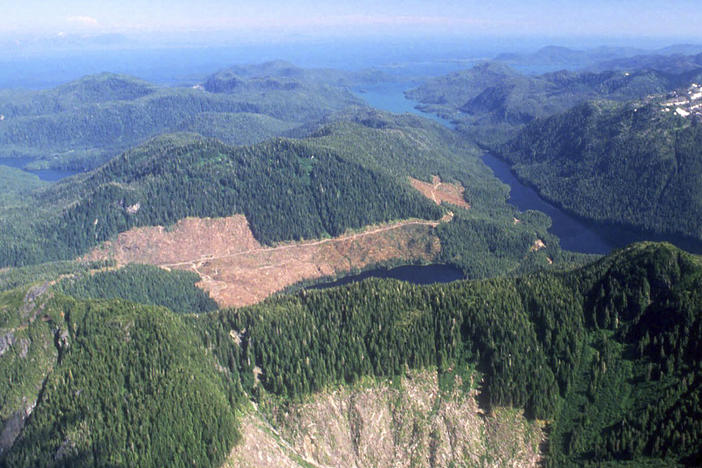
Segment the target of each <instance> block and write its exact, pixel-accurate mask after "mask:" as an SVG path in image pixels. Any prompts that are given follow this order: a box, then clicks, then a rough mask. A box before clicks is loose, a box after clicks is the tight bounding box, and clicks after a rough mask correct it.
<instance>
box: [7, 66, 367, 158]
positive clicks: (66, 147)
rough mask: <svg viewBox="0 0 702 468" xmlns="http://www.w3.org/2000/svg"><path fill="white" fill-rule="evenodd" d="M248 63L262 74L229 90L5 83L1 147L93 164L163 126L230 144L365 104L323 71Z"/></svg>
mask: <svg viewBox="0 0 702 468" xmlns="http://www.w3.org/2000/svg"><path fill="white" fill-rule="evenodd" d="M291 67H292V66H291ZM249 68H250V69H252V70H258V71H259V72H260V73H263V75H261V74H258V73H248V74H247V75H246V76H245V77H244V78H241V79H240V80H239V81H240V84H241V85H240V86H235V87H231V88H230V89H227V90H226V91H224V90H218V89H211V88H209V87H206V88H203V87H202V86H198V87H163V86H156V85H153V84H151V83H148V82H145V81H143V80H140V79H137V78H134V77H130V76H124V75H115V74H110V73H103V74H100V75H91V76H87V77H84V78H81V79H79V80H76V81H73V82H70V83H67V84H64V85H61V86H58V87H56V88H54V89H49V90H42V91H23V90H17V91H15V90H4V91H2V92H0V114H2V115H3V116H4V117H3V120H2V121H0V152H1V153H2V154H3V156H4V157H18V158H28V159H29V160H32V159H37V160H38V161H35V162H33V163H32V166H33V167H47V166H49V167H56V168H62V167H63V168H71V169H75V170H88V169H93V168H95V167H97V166H99V165H100V164H102V163H104V162H105V161H107V160H108V159H109V158H111V157H113V156H115V155H117V154H118V153H119V152H121V151H124V150H126V149H128V148H130V147H132V146H134V145H137V144H139V143H141V142H143V141H144V140H146V139H148V138H150V137H153V136H155V135H159V134H162V133H168V132H175V131H195V132H198V133H201V134H203V135H206V136H210V137H216V138H219V139H222V140H224V141H226V142H228V143H230V144H252V143H257V142H259V141H263V140H265V139H267V138H271V137H273V136H276V135H282V134H283V133H285V132H287V131H289V130H291V129H292V128H294V127H297V126H299V125H302V124H304V123H308V122H312V121H316V120H319V119H321V118H323V117H325V116H327V115H329V114H331V113H333V112H337V111H341V110H343V109H345V108H347V107H350V106H356V107H358V106H362V102H361V101H359V100H358V99H357V98H355V97H354V96H353V95H352V94H351V93H350V92H348V91H347V90H346V89H344V88H342V87H340V86H335V85H331V84H326V83H324V82H323V81H322V80H320V78H318V77H317V78H315V79H312V78H311V77H308V76H307V75H306V74H305V73H302V72H300V73H298V74H295V76H280V73H277V71H276V70H275V69H274V68H265V67H259V68H258V69H257V68H256V66H252V67H241V69H242V70H244V71H245V70H248V69H249ZM292 68H294V67H292ZM298 70H301V69H298ZM213 76H217V74H215V75H213ZM211 79H213V78H210V79H208V80H207V82H209V81H210V80H211ZM210 91H211V92H210Z"/></svg>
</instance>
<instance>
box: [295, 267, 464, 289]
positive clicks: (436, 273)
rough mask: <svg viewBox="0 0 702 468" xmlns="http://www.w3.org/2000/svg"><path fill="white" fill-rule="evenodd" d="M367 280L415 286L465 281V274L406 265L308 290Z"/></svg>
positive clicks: (346, 278) (347, 277) (439, 268)
mask: <svg viewBox="0 0 702 468" xmlns="http://www.w3.org/2000/svg"><path fill="white" fill-rule="evenodd" d="M367 278H391V279H397V280H402V281H408V282H410V283H414V284H434V283H450V282H451V281H456V280H459V279H463V273H462V272H461V270H459V269H458V268H455V267H453V266H451V265H404V266H400V267H396V268H391V269H389V270H386V269H382V268H379V269H376V270H368V271H364V272H363V273H359V274H357V275H351V276H345V277H343V278H340V279H338V280H335V281H330V282H327V283H321V284H316V285H314V286H310V287H308V288H307V289H326V288H332V287H334V286H343V285H345V284H349V283H353V282H355V281H362V280H364V279H367Z"/></svg>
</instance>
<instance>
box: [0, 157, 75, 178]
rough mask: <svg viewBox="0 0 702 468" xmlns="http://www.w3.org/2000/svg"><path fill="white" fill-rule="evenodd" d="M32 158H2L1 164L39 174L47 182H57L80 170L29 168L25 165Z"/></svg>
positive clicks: (0, 159)
mask: <svg viewBox="0 0 702 468" xmlns="http://www.w3.org/2000/svg"><path fill="white" fill-rule="evenodd" d="M31 162H32V160H31V159H21V158H0V166H9V167H14V168H17V169H22V170H23V171H25V172H29V173H30V174H34V175H36V176H38V177H39V178H40V179H41V180H45V181H47V182H56V181H58V180H61V179H64V178H66V177H69V176H72V175H74V174H77V173H78V171H65V170H59V169H38V170H28V169H25V168H24V167H25V166H26V165H27V164H29V163H31Z"/></svg>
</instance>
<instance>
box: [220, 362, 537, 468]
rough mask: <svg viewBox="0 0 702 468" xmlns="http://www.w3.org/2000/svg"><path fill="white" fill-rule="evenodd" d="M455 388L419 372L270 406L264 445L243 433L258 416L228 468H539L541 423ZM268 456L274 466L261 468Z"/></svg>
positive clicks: (253, 416) (250, 419) (262, 421)
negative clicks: (488, 407) (487, 406)
mask: <svg viewBox="0 0 702 468" xmlns="http://www.w3.org/2000/svg"><path fill="white" fill-rule="evenodd" d="M460 388H461V385H460V382H458V385H456V386H454V390H452V391H449V392H447V391H442V390H440V388H439V385H438V380H437V376H436V372H435V371H423V372H420V373H414V374H412V375H411V376H408V377H405V378H403V379H402V381H401V382H400V384H399V385H398V384H397V383H395V384H392V385H390V384H389V383H384V384H377V383H374V384H371V385H365V386H356V387H354V388H340V389H337V390H334V391H329V392H322V393H319V394H316V395H314V396H312V397H311V399H310V400H309V401H307V402H305V403H304V404H295V405H291V406H288V407H287V408H285V409H283V408H274V409H273V420H274V422H273V425H272V426H270V427H269V430H268V434H269V437H268V441H267V442H266V441H264V440H262V439H261V435H262V434H265V433H263V432H261V431H260V430H259V431H258V433H257V436H256V437H251V436H249V435H248V434H247V432H250V431H254V430H256V429H255V428H256V427H259V429H260V426H261V425H262V424H266V423H265V418H263V417H262V416H261V415H260V413H252V414H249V415H248V417H247V418H248V419H246V421H248V423H245V424H244V425H243V427H242V433H243V435H244V440H243V442H242V443H241V444H239V445H238V446H237V447H235V448H234V451H233V452H232V457H230V460H229V463H230V465H229V466H299V465H298V464H297V463H295V460H298V461H300V460H302V461H304V462H305V463H307V464H308V465H313V466H324V467H356V468H360V467H379V468H381V467H412V466H431V467H449V466H466V465H468V466H475V465H479V466H536V465H537V464H538V463H539V461H540V453H539V444H540V443H541V442H542V440H543V438H544V435H543V430H542V427H541V425H540V424H538V423H535V422H528V421H526V419H525V418H524V417H523V415H522V414H521V413H520V412H519V411H516V410H512V409H497V410H495V411H494V412H493V414H490V415H486V414H484V412H483V411H482V410H481V409H480V408H479V406H478V403H477V398H476V397H477V391H476V390H471V391H469V392H464V391H462V390H461V389H460ZM254 421H258V426H257V425H256V423H254ZM250 428H254V429H250ZM266 446H267V447H269V448H270V447H277V448H276V449H275V450H272V451H271V450H266V449H265V448H264V447H266ZM274 453H275V455H273V454H274ZM286 454H287V458H286ZM266 457H268V458H271V460H275V461H274V462H272V463H270V464H267V463H266ZM281 457H282V458H281ZM282 459H285V460H286V461H285V462H283V461H282ZM245 460H249V463H248V464H247V462H245ZM252 460H258V461H259V463H260V464H259V465H256V464H255V463H254V464H251V461H252ZM276 463H277V465H276ZM291 463H292V464H291Z"/></svg>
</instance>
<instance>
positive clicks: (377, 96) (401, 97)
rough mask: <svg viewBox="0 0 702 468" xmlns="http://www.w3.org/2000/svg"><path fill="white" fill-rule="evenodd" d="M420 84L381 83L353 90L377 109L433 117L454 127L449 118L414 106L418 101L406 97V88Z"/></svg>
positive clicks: (432, 118)
mask: <svg viewBox="0 0 702 468" xmlns="http://www.w3.org/2000/svg"><path fill="white" fill-rule="evenodd" d="M419 84H420V83H415V82H398V83H381V84H377V85H373V86H365V87H363V88H357V89H354V90H352V91H353V93H354V94H355V95H356V96H358V97H359V98H361V99H363V100H364V101H366V102H367V103H368V104H369V105H370V106H372V107H375V108H376V109H381V110H384V111H388V112H393V113H395V114H403V113H407V114H415V115H419V116H421V117H424V118H425V119H431V120H433V121H435V122H438V123H440V124H442V125H445V126H446V127H449V128H453V124H452V123H451V122H450V121H449V120H446V119H442V118H441V117H439V116H438V115H435V114H428V113H426V112H422V111H420V110H419V109H416V108H415V107H414V106H416V105H417V103H416V102H415V101H412V100H410V99H407V98H406V97H405V91H406V90H408V89H412V88H416V87H417V86H419Z"/></svg>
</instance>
